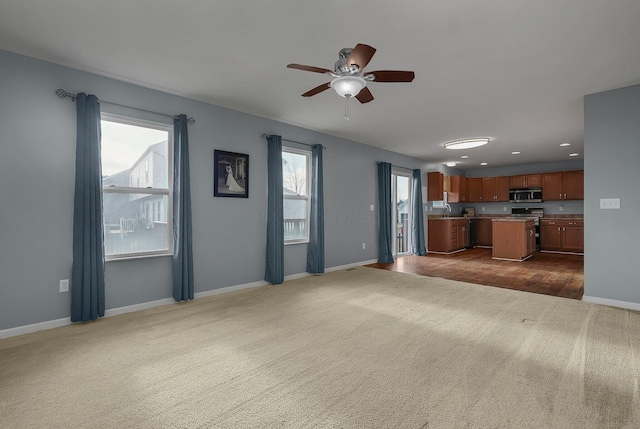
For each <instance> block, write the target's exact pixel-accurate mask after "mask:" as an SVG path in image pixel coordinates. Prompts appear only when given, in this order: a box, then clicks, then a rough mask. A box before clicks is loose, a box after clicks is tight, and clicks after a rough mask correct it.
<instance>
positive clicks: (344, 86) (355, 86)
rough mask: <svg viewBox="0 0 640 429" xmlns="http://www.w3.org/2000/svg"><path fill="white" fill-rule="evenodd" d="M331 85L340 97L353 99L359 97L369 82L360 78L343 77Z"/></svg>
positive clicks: (336, 79) (333, 81)
mask: <svg viewBox="0 0 640 429" xmlns="http://www.w3.org/2000/svg"><path fill="white" fill-rule="evenodd" d="M330 85H331V88H333V89H334V90H335V91H336V92H337V93H338V95H339V96H340V97H347V98H351V97H355V96H356V95H358V93H359V92H360V91H362V88H364V87H365V86H367V82H366V81H365V80H364V79H363V78H361V77H358V76H341V77H337V78H335V79H333V80H332V81H331V83H330Z"/></svg>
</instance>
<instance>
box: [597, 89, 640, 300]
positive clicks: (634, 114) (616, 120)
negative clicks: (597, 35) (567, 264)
mask: <svg viewBox="0 0 640 429" xmlns="http://www.w3.org/2000/svg"><path fill="white" fill-rule="evenodd" d="M584 153H585V176H584V182H585V207H584V215H585V261H584V274H585V286H584V290H585V295H587V296H593V297H599V298H606V299H612V300H618V301H627V302H633V303H640V278H639V277H638V213H640V191H639V190H638V189H640V188H639V187H638V184H639V183H640V169H639V168H638V162H639V161H640V85H635V86H631V87H627V88H622V89H617V90H613V91H607V92H601V93H598V94H592V95H588V96H586V97H585V99H584ZM601 198H620V209H619V210H603V209H600V199H601Z"/></svg>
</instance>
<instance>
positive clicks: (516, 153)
mask: <svg viewBox="0 0 640 429" xmlns="http://www.w3.org/2000/svg"><path fill="white" fill-rule="evenodd" d="M511 155H520V152H518V151H515V152H511Z"/></svg>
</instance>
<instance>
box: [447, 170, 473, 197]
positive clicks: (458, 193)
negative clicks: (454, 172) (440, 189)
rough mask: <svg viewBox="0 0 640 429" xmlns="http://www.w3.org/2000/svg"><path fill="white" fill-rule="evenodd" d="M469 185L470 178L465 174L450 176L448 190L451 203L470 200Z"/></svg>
mask: <svg viewBox="0 0 640 429" xmlns="http://www.w3.org/2000/svg"><path fill="white" fill-rule="evenodd" d="M468 187H469V179H467V178H466V177H464V176H451V177H449V189H447V191H448V192H449V194H448V200H449V202H450V203H464V202H467V201H469V198H468V196H467V190H468Z"/></svg>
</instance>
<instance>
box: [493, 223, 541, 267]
mask: <svg viewBox="0 0 640 429" xmlns="http://www.w3.org/2000/svg"><path fill="white" fill-rule="evenodd" d="M535 249H536V233H535V225H534V221H533V220H530V219H526V220H525V219H523V220H503V219H495V220H494V221H493V259H504V260H509V261H524V260H525V259H528V258H530V257H531V255H533V252H534V251H535Z"/></svg>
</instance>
